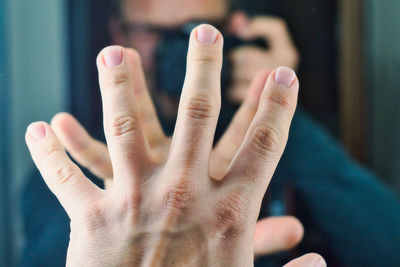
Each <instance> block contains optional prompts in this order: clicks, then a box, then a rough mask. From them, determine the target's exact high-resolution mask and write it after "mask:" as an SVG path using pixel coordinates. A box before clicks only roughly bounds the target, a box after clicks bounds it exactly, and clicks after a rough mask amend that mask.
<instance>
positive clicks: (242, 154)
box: [26, 25, 298, 266]
mask: <svg viewBox="0 0 400 267" xmlns="http://www.w3.org/2000/svg"><path fill="white" fill-rule="evenodd" d="M214 30H215V29H213V28H212V27H211V26H208V25H202V26H199V28H196V29H195V30H194V32H193V33H192V36H191V41H190V49H189V54H188V70H187V76H186V81H185V85H184V89H183V94H182V98H181V102H180V109H179V116H178V120H177V126H176V130H175V133H174V136H173V139H172V142H171V146H170V149H169V152H168V156H167V157H166V158H165V159H164V160H163V161H161V162H160V160H159V159H156V158H155V157H154V155H153V154H154V153H153V152H152V149H151V142H150V141H149V140H148V139H147V138H148V137H147V135H146V131H145V128H146V126H145V125H144V124H143V123H142V120H143V119H140V118H141V117H142V115H141V112H140V110H139V106H140V104H138V99H137V98H136V97H135V90H136V89H135V84H137V83H138V81H140V78H139V77H138V72H137V69H136V68H135V66H138V62H139V60H138V55H137V53H136V52H135V51H134V50H131V49H123V48H121V47H110V48H107V49H105V50H103V51H102V52H101V53H100V55H99V57H98V62H97V63H98V69H99V80H100V87H101V90H102V98H103V108H104V128H105V133H106V139H107V145H108V151H109V155H110V161H111V165H112V177H113V183H112V186H111V187H110V188H108V189H106V190H101V189H99V188H97V187H96V186H95V185H94V184H92V183H91V182H90V181H89V180H88V179H87V178H86V177H84V175H83V173H82V172H81V171H80V170H79V168H78V167H77V166H76V165H74V164H73V163H72V162H71V161H70V160H69V158H68V156H67V154H66V153H65V151H64V148H63V146H62V145H61V143H60V142H59V140H58V139H57V137H56V135H55V134H54V132H53V131H52V129H51V127H50V126H49V125H47V124H45V123H43V122H39V123H35V124H32V125H31V126H30V127H28V131H27V134H26V142H27V144H28V147H29V149H30V151H31V155H32V157H33V159H34V161H35V163H36V165H37V167H38V168H39V170H40V172H41V174H42V176H43V178H44V180H45V181H46V183H47V185H48V186H49V188H50V189H51V190H52V192H53V193H54V194H55V195H56V196H57V198H58V199H59V201H60V203H61V204H62V205H63V207H64V209H65V210H66V212H67V213H68V215H69V217H70V218H71V240H70V244H69V249H68V257H67V264H68V265H70V266H83V265H84V266H93V265H96V266H110V265H135V266H136V265H142V266H172V265H174V266H176V265H185V266H199V265H201V266H204V265H212V266H251V265H252V264H253V257H254V255H253V254H254V252H253V237H254V232H255V231H256V230H255V225H256V219H257V215H258V212H259V209H260V204H261V199H262V197H263V195H264V193H265V190H266V188H267V186H268V183H269V180H270V178H271V177H272V174H273V172H274V170H275V168H276V164H277V163H278V161H279V158H280V156H281V154H282V152H283V150H284V147H285V143H286V140H287V134H288V131H289V127H290V121H291V119H292V116H293V113H294V110H295V107H296V102H297V91H298V81H297V79H296V77H295V74H294V72H293V71H291V70H289V69H287V68H281V69H279V70H278V71H277V72H273V73H272V74H271V75H270V77H269V78H268V80H267V82H266V83H265V86H264V90H263V93H262V96H261V100H260V105H259V107H258V109H257V112H256V115H255V116H254V118H253V120H252V122H251V124H250V126H249V129H248V131H247V133H246V135H245V137H244V139H243V142H242V144H241V145H240V147H239V148H238V150H237V152H236V153H235V155H234V157H233V159H232V162H231V164H230V165H229V167H228V169H227V171H226V174H225V175H224V177H222V178H221V179H219V180H216V179H213V178H212V177H211V175H210V166H209V161H210V156H211V152H212V140H213V135H214V131H215V126H216V122H217V118H218V112H219V106H220V90H219V79H220V77H219V75H220V73H219V72H220V68H221V64H222V58H221V57H222V36H221V35H220V34H219V33H218V32H217V33H216V40H215V42H213V43H212V42H206V43H204V42H201V39H203V41H204V38H202V37H201V35H202V34H206V35H207V32H208V33H210V32H213V31H214ZM196 39H197V40H196ZM206 39H207V38H206ZM118 57H120V58H119V60H118ZM118 62H119V64H118ZM132 89H133V90H132ZM142 89H143V88H142ZM138 90H140V88H139V89H138ZM95 146H96V147H97V148H99V147H103V146H102V145H101V144H99V143H96V144H95Z"/></svg>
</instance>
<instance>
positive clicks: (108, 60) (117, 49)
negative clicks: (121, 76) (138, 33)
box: [96, 45, 125, 68]
mask: <svg viewBox="0 0 400 267" xmlns="http://www.w3.org/2000/svg"><path fill="white" fill-rule="evenodd" d="M124 50H125V49H124V47H122V46H119V45H112V46H107V47H105V48H103V49H102V50H101V51H100V53H99V54H98V56H97V60H96V62H97V66H98V67H99V68H100V67H106V68H115V67H118V66H120V65H122V63H123V62H124V54H125V53H124Z"/></svg>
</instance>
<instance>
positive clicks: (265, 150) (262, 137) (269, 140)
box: [252, 126, 282, 157]
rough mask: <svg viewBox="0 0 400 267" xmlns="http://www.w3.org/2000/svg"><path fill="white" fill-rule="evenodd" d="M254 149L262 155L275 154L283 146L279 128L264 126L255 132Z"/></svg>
mask: <svg viewBox="0 0 400 267" xmlns="http://www.w3.org/2000/svg"><path fill="white" fill-rule="evenodd" d="M252 141H253V142H252V143H253V144H254V150H255V152H257V153H258V154H260V155H261V156H262V157H266V156H268V155H269V154H274V153H276V152H278V151H279V149H280V147H281V143H282V142H281V138H280V134H279V132H278V130H276V129H275V128H274V127H272V126H263V127H259V128H258V129H256V130H255V131H254V133H253V140H252Z"/></svg>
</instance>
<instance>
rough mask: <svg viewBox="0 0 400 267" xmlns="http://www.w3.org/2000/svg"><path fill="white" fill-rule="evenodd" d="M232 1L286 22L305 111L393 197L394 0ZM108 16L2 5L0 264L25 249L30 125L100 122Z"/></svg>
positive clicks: (66, 0) (68, 7) (10, 0)
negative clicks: (58, 117) (66, 117)
mask: <svg viewBox="0 0 400 267" xmlns="http://www.w3.org/2000/svg"><path fill="white" fill-rule="evenodd" d="M236 2H237V3H235V4H236V5H237V6H238V7H240V8H241V9H243V10H245V11H246V12H247V13H248V14H253V15H254V14H258V13H262V14H271V15H275V16H279V17H282V18H284V19H285V20H286V22H287V24H288V27H289V29H290V32H291V34H292V36H293V39H294V42H295V44H296V47H297V48H298V50H299V52H300V55H301V62H300V66H299V75H300V80H301V100H300V101H301V103H302V105H303V107H304V109H305V110H307V111H308V112H309V113H310V114H312V115H313V117H314V118H315V119H316V120H317V121H318V122H319V123H320V124H322V125H323V126H324V127H326V128H327V129H328V131H329V132H330V133H331V134H332V135H334V136H335V137H336V138H337V139H339V140H340V141H341V142H342V143H343V145H344V146H345V148H346V149H347V150H348V151H349V153H350V154H351V155H352V156H353V157H355V158H356V159H357V160H358V161H359V162H361V163H363V164H364V165H366V166H367V167H369V168H370V169H372V170H373V171H374V172H375V173H377V174H378V175H379V177H380V179H382V180H383V181H384V182H385V183H386V184H388V185H390V187H391V188H393V189H394V190H395V191H396V192H397V193H398V194H399V193H400V123H399V122H400V105H399V104H398V102H399V100H400V90H399V89H400V79H399V71H400V49H399V47H400V31H399V30H398V28H399V25H400V17H399V16H398V13H399V12H400V1H397V0H364V1H363V0H323V1H321V0H265V1H256V0H251V1H250V0H246V1H240V0H237V1H236ZM110 10H111V8H110V3H109V2H108V1H105V0H57V1H50V0H35V1H23V0H2V1H0V40H1V41H0V266H12V265H13V264H15V263H16V262H18V259H19V258H20V257H21V248H22V247H23V244H24V235H23V232H22V222H21V211H20V199H21V192H22V190H23V186H24V183H25V182H26V181H25V179H26V177H27V173H29V172H30V171H31V169H32V168H33V163H32V161H31V159H30V156H29V153H28V150H27V148H26V145H25V142H24V134H25V129H26V127H27V126H28V125H29V123H30V122H33V121H38V120H44V121H49V120H50V119H51V117H52V116H53V115H54V114H55V113H57V112H60V111H68V112H71V113H73V114H74V115H75V116H76V117H77V118H78V119H79V120H80V121H81V122H82V124H83V125H85V126H86V127H87V128H88V129H89V131H91V130H92V129H96V127H98V125H100V124H101V119H100V116H98V114H101V109H100V106H99V103H100V96H99V91H98V86H97V80H96V67H95V57H96V55H97V53H98V52H99V51H100V50H101V48H103V47H104V46H106V45H109V44H111V39H110V36H109V34H108V28H109V25H108V20H107V18H108V17H109V15H110V14H109V13H110ZM88 107H89V108H88ZM93 118H96V119H93ZM399 227H400V225H399Z"/></svg>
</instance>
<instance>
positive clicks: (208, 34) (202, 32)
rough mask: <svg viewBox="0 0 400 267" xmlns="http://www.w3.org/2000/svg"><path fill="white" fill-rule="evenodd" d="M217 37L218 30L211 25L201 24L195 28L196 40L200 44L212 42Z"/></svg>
mask: <svg viewBox="0 0 400 267" xmlns="http://www.w3.org/2000/svg"><path fill="white" fill-rule="evenodd" d="M217 37H218V31H217V29H215V28H214V27H213V26H211V25H208V24H203V25H200V26H199V27H198V28H197V41H199V42H200V43H202V44H213V43H215V41H216V40H217Z"/></svg>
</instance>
